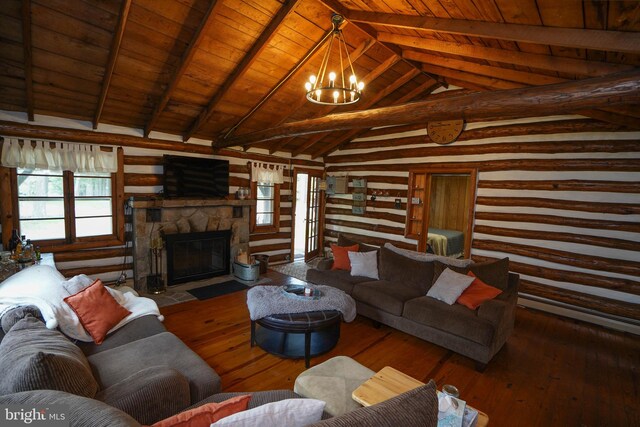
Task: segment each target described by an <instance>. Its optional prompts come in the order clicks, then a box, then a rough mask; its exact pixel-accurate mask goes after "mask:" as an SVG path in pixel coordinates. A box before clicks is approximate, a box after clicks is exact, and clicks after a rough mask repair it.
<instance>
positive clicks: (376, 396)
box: [351, 366, 489, 427]
mask: <svg viewBox="0 0 640 427" xmlns="http://www.w3.org/2000/svg"><path fill="white" fill-rule="evenodd" d="M421 385H424V383H423V382H422V381H418V380H417V379H415V378H413V377H410V376H409V375H407V374H405V373H404V372H400V371H398V370H397V369H394V368H392V367H390V366H385V367H384V368H382V369H381V370H380V371H378V373H376V374H375V375H374V376H373V377H371V379H369V380H368V381H365V382H364V383H363V384H362V385H361V386H360V387H358V388H357V389H355V390H354V391H353V394H352V395H351V397H352V398H353V400H355V401H356V402H358V403H359V404H361V405H362V406H371V405H375V404H376V403H380V402H384V401H385V400H387V399H391V398H392V397H395V396H397V395H399V394H402V393H404V392H406V391H409V390H413V389H414V388H417V387H420V386H421ZM470 407H471V406H470ZM471 408H473V407H471ZM473 409H475V408H473ZM475 410H476V411H478V410H477V409H475ZM487 425H489V416H488V415H487V414H485V413H484V412H482V411H478V422H477V423H476V427H486V426H487Z"/></svg>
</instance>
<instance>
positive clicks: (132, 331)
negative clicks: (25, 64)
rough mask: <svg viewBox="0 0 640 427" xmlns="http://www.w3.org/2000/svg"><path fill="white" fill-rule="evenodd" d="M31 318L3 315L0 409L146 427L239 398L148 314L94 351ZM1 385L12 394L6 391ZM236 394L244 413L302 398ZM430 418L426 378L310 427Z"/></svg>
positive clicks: (433, 413)
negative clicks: (52, 410) (54, 408)
mask: <svg viewBox="0 0 640 427" xmlns="http://www.w3.org/2000/svg"><path fill="white" fill-rule="evenodd" d="M38 315H39V312H38V310H37V308H35V307H21V308H19V309H15V310H13V311H12V312H9V313H7V314H5V315H4V316H3V318H2V326H3V329H5V330H7V334H6V335H5V334H4V333H2V330H1V329H0V367H1V368H0V370H1V371H2V375H3V376H2V378H0V405H21V406H22V407H25V408H28V407H35V408H38V407H41V406H44V405H46V406H47V407H50V406H51V405H58V404H59V405H64V406H62V407H61V408H62V409H63V410H64V411H65V417H67V418H66V419H67V420H68V421H69V422H70V425H71V426H83V427H84V426H87V427H89V426H91V427H103V426H104V427H107V426H110V427H114V426H115V427H119V426H140V425H141V424H144V425H149V424H152V423H154V422H157V421H160V420H162V419H165V418H167V417H169V416H172V415H174V414H177V413H179V412H181V411H183V410H185V409H190V408H192V407H196V406H199V405H202V404H205V403H209V402H221V401H223V400H226V399H228V398H230V397H232V396H234V395H238V394H240V393H219V391H220V377H219V376H218V375H217V374H216V373H215V371H214V370H213V369H211V367H209V366H208V365H207V363H206V362H205V361H204V360H202V359H201V358H200V357H199V356H198V355H196V354H195V353H194V352H193V351H191V350H190V349H189V348H188V347H187V346H186V345H185V344H184V343H183V342H182V341H180V340H179V339H178V338H177V337H176V336H175V335H173V334H171V333H169V332H167V331H166V329H165V328H164V326H163V325H162V323H160V322H159V321H158V319H157V318H156V317H155V316H144V317H141V318H139V319H136V320H134V321H132V322H131V323H129V324H127V325H126V326H124V327H122V328H120V329H119V330H117V331H115V332H113V333H112V334H110V335H108V336H107V338H106V339H105V341H104V342H103V343H102V344H101V345H99V346H97V345H94V344H90V343H74V342H72V341H71V340H69V339H68V338H67V337H65V336H64V335H62V334H61V333H59V332H58V331H52V330H48V329H46V327H45V326H44V323H42V321H41V320H40V319H38ZM3 344H4V345H3ZM76 344H77V345H76ZM33 345H35V346H36V348H35V351H34V348H33ZM247 345H248V344H247ZM23 347H25V348H23ZM44 353H49V354H54V356H53V357H51V358H50V357H49V356H47V355H44ZM61 358H62V359H64V361H63V362H61ZM78 359H80V360H79V361H78ZM23 362H24V363H23ZM59 362H61V363H59ZM87 362H88V363H87ZM25 363H26V364H27V365H30V366H29V368H28V369H27V370H25V369H24V365H25ZM74 363H75V365H74ZM85 368H86V369H85ZM27 371H28V372H27ZM8 383H9V384H8ZM47 383H48V384H47ZM7 387H10V388H12V389H13V390H12V391H11V392H7V391H6V389H7ZM242 394H251V395H252V398H251V400H250V402H249V409H250V408H254V407H257V406H260V405H263V404H265V403H268V402H274V401H279V400H283V399H290V398H300V397H301V396H299V395H297V394H296V393H294V392H293V391H291V390H274V391H261V392H255V393H251V392H249V393H242ZM437 414H438V409H437V397H436V393H435V384H434V383H433V381H431V382H430V383H429V384H427V385H425V386H424V387H420V388H419V389H416V390H413V391H411V392H407V393H404V394H402V395H400V396H398V397H396V398H394V399H390V400H388V401H386V402H383V403H381V404H378V405H374V406H371V407H368V408H361V409H359V410H356V411H352V412H350V413H347V414H344V415H341V416H339V417H334V418H330V419H326V418H329V415H328V414H326V413H325V414H324V415H323V421H320V422H318V423H315V424H314V425H313V426H314V427H342V426H371V425H376V426H389V427H391V426H395V425H407V426H412V425H416V426H418V425H420V426H436V424H437Z"/></svg>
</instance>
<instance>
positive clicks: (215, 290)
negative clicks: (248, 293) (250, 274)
mask: <svg viewBox="0 0 640 427" xmlns="http://www.w3.org/2000/svg"><path fill="white" fill-rule="evenodd" d="M244 289H249V286H247V285H245V284H244V283H240V282H238V281H237V280H229V281H227V282H222V283H216V284H214V285H209V286H203V287H202V288H196V289H189V290H188V291H187V292H189V293H190V294H191V295H193V296H194V297H196V298H198V299H199V300H204V299H209V298H215V297H219V296H221V295H227V294H230V293H233V292H238V291H242V290H244Z"/></svg>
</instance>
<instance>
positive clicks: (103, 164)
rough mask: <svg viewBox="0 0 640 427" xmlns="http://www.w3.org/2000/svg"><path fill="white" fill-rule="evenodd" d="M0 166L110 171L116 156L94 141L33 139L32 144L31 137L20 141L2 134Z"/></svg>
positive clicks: (115, 168) (87, 171) (83, 171)
mask: <svg viewBox="0 0 640 427" xmlns="http://www.w3.org/2000/svg"><path fill="white" fill-rule="evenodd" d="M52 144H53V146H52ZM2 166H6V167H9V168H24V169H46V170H51V171H71V172H81V173H91V172H110V173H113V172H116V171H117V170H118V158H117V156H116V150H115V149H114V150H113V151H111V152H109V151H102V150H100V146H98V145H90V144H71V143H68V142H53V143H52V142H51V141H42V140H37V141H35V147H34V146H33V145H32V143H31V140H24V142H23V143H22V144H20V143H19V142H18V139H16V138H5V139H4V144H3V145H2Z"/></svg>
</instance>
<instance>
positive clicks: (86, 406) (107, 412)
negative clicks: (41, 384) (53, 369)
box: [0, 390, 140, 427]
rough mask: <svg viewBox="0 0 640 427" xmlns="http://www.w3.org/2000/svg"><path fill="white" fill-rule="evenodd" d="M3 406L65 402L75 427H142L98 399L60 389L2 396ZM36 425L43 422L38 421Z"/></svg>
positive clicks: (67, 416)
mask: <svg viewBox="0 0 640 427" xmlns="http://www.w3.org/2000/svg"><path fill="white" fill-rule="evenodd" d="M0 405H2V406H5V405H20V406H22V407H35V409H36V410H37V411H39V410H41V409H46V408H48V407H50V406H51V405H63V407H64V408H66V410H65V414H64V415H65V421H66V422H67V423H68V424H67V425H72V426H74V427H138V426H140V424H139V423H138V422H137V421H136V420H134V419H133V418H131V417H130V416H129V415H127V414H125V413H124V412H122V411H120V410H118V409H116V408H114V407H112V406H109V405H107V404H106V403H102V402H100V401H98V400H95V399H89V398H87V397H81V396H76V395H75V394H70V393H65V392H62V391H57V390H34V391H24V392H21V393H14V394H7V395H4V396H0ZM32 425H42V424H41V423H37V422H34V423H33V424H32Z"/></svg>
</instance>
